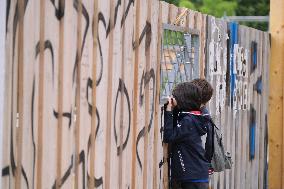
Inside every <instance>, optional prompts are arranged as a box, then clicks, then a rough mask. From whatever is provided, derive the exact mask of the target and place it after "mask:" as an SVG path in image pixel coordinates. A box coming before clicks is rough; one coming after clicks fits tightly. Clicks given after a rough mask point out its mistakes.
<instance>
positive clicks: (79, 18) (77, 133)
mask: <svg viewBox="0 0 284 189" xmlns="http://www.w3.org/2000/svg"><path fill="white" fill-rule="evenodd" d="M77 3H78V4H77V44H76V46H77V48H76V60H75V61H76V62H75V64H76V70H75V72H76V78H75V82H76V87H75V115H76V119H75V128H74V134H75V136H74V137H75V169H74V171H75V181H74V187H75V188H78V187H79V162H80V156H79V154H80V127H81V98H80V91H81V69H82V68H81V66H82V65H81V61H82V52H81V48H82V0H78V2H77Z"/></svg>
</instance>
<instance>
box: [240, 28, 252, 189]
mask: <svg viewBox="0 0 284 189" xmlns="http://www.w3.org/2000/svg"><path fill="white" fill-rule="evenodd" d="M241 35H242V38H243V42H242V47H243V48H244V50H247V52H248V56H247V59H246V64H247V68H248V66H249V65H250V63H249V51H250V48H249V31H248V29H247V27H242V28H241ZM248 72H249V70H248V69H246V74H247V75H248V74H249V73H248ZM244 82H245V83H243V86H242V91H243V92H242V93H243V97H244V95H245V96H246V101H245V102H243V112H242V114H243V116H242V120H241V123H242V125H241V128H242V129H241V167H240V169H241V178H240V179H241V180H240V181H241V183H240V187H241V188H243V187H245V182H246V175H247V167H246V161H247V157H248V154H247V150H246V149H247V148H246V147H247V141H248V140H247V132H248V130H247V128H248V124H249V123H248V106H249V104H248V94H247V91H248V90H247V88H248V82H249V81H248V77H246V78H244ZM244 84H245V85H244ZM244 106H245V108H246V109H244Z"/></svg>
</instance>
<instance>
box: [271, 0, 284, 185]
mask: <svg viewBox="0 0 284 189" xmlns="http://www.w3.org/2000/svg"><path fill="white" fill-rule="evenodd" d="M270 5H271V6H270V10H271V15H270V23H271V24H270V32H271V59H270V62H271V63H270V72H269V73H270V79H269V91H270V95H269V120H268V125H269V188H271V189H276V188H277V189H278V188H281V187H282V189H283V188H284V173H283V171H284V163H283V157H284V150H283V139H284V129H283V82H282V81H283V60H284V54H283V46H284V43H283V42H284V33H283V32H280V28H281V26H282V25H283V23H284V18H283V16H279V13H280V12H281V10H282V9H283V7H284V2H283V1H275V0H272V1H271V4H270ZM279 81H281V82H280V83H279ZM281 150H282V151H281ZM280 151H281V153H279V152H280Z"/></svg>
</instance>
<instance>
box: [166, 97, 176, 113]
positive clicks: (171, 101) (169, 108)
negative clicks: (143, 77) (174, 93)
mask: <svg viewBox="0 0 284 189" xmlns="http://www.w3.org/2000/svg"><path fill="white" fill-rule="evenodd" d="M176 105H177V102H176V100H175V98H173V97H168V103H167V109H166V111H172V110H173V107H175V106H176Z"/></svg>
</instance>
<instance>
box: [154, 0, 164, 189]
mask: <svg viewBox="0 0 284 189" xmlns="http://www.w3.org/2000/svg"><path fill="white" fill-rule="evenodd" d="M153 6H154V8H153V10H154V13H156V14H155V16H156V17H154V21H153V25H154V27H153V34H157V35H156V36H157V38H153V42H152V43H153V44H157V47H156V51H155V52H156V58H157V62H156V68H155V75H156V78H155V82H156V83H155V85H156V86H155V89H156V91H155V105H154V106H155V109H154V144H153V145H154V147H153V148H154V149H153V185H152V188H159V183H160V178H159V172H160V170H161V169H160V166H159V163H158V160H160V159H161V157H160V155H159V154H162V149H161V146H162V145H161V141H158V140H159V139H160V138H159V115H161V112H160V111H161V109H160V103H159V101H160V82H161V81H160V66H161V45H162V31H163V29H162V11H163V9H162V6H161V4H160V2H158V1H156V2H155V1H154V5H153ZM155 18H156V19H155ZM153 61H155V58H153ZM158 144H159V146H158Z"/></svg>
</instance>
